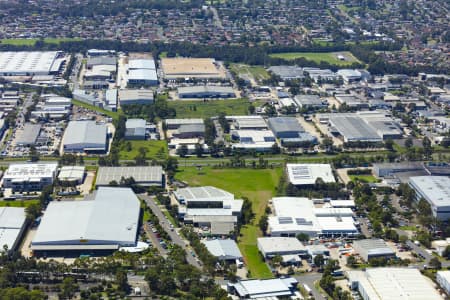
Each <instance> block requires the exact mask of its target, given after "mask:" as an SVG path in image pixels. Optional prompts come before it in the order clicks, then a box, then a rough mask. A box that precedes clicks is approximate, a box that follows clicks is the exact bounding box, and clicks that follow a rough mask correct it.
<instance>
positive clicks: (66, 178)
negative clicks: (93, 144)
mask: <svg viewBox="0 0 450 300" xmlns="http://www.w3.org/2000/svg"><path fill="white" fill-rule="evenodd" d="M84 176H85V167H84V166H63V167H61V170H60V171H59V174H58V180H59V181H61V182H67V183H75V184H77V185H78V184H81V183H83V180H84Z"/></svg>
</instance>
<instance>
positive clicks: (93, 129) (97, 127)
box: [63, 121, 107, 148]
mask: <svg viewBox="0 0 450 300" xmlns="http://www.w3.org/2000/svg"><path fill="white" fill-rule="evenodd" d="M106 138H107V128H106V125H105V124H97V123H96V122H95V121H70V122H69V124H68V125H67V128H66V131H65V132H64V138H63V144H64V145H71V144H80V145H85V148H89V147H90V145H99V144H102V145H106Z"/></svg>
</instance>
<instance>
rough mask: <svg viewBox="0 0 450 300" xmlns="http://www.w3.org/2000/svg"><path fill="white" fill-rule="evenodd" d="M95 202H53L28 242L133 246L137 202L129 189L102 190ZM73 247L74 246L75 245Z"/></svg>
mask: <svg viewBox="0 0 450 300" xmlns="http://www.w3.org/2000/svg"><path fill="white" fill-rule="evenodd" d="M94 196H95V200H93V201H88V200H83V201H61V202H57V201H53V202H50V204H49V205H48V207H47V209H46V211H45V213H44V216H43V217H42V221H41V224H40V225H39V227H38V230H37V232H36V235H35V237H34V239H33V241H32V243H31V248H32V249H34V246H35V245H40V246H41V247H40V249H42V246H45V245H51V246H55V245H67V246H69V247H70V245H124V246H129V245H134V244H135V243H136V236H137V227H138V223H139V213H140V201H139V199H138V198H137V197H136V195H135V194H134V193H133V191H132V190H131V189H130V188H117V187H114V188H113V187H101V188H99V189H98V191H97V192H96V193H95V195H94ZM75 247H76V246H75Z"/></svg>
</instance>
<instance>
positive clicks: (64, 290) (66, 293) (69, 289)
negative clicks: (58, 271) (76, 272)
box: [60, 277, 78, 299]
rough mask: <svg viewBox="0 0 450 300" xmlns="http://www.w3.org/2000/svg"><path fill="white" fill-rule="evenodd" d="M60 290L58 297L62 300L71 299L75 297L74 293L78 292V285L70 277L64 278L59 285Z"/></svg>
mask: <svg viewBox="0 0 450 300" xmlns="http://www.w3.org/2000/svg"><path fill="white" fill-rule="evenodd" d="M60 288H61V294H60V296H61V298H62V299H72V298H73V296H75V292H76V291H77V290H78V285H77V284H76V283H75V280H74V279H73V278H72V277H66V278H64V280H63V282H62V283H61V285H60Z"/></svg>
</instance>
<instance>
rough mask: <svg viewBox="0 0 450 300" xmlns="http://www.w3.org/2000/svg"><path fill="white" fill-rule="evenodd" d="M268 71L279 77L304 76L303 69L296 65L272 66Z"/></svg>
mask: <svg viewBox="0 0 450 300" xmlns="http://www.w3.org/2000/svg"><path fill="white" fill-rule="evenodd" d="M268 70H269V72H272V73H273V74H275V75H277V76H280V78H281V79H295V78H304V77H305V75H304V74H303V69H302V68H300V67H297V66H272V67H270V68H269V69H268Z"/></svg>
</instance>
